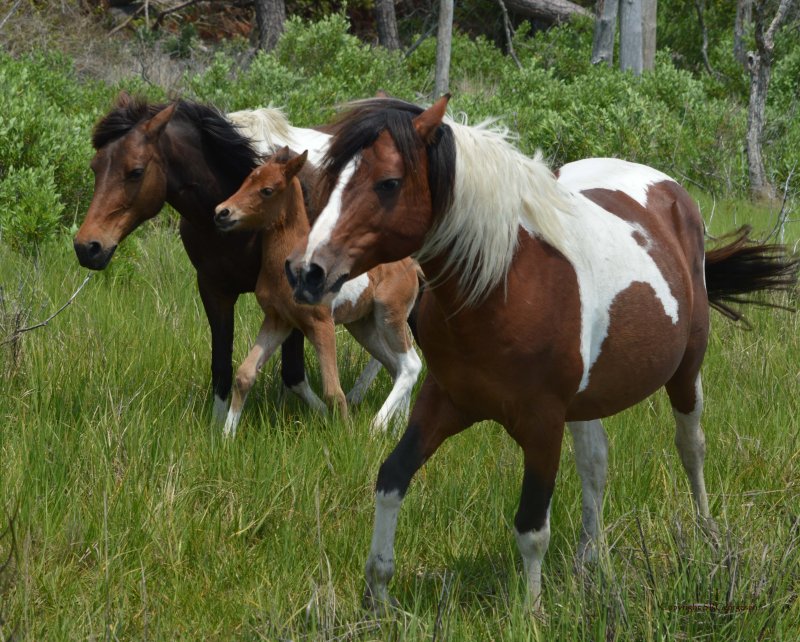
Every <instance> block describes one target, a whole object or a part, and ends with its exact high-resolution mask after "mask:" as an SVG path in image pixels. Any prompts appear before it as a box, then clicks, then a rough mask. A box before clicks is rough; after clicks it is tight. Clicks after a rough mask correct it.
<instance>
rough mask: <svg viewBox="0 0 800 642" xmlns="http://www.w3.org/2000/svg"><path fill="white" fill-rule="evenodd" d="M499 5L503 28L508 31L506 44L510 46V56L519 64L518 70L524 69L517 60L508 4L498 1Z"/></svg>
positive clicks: (501, 0)
mask: <svg viewBox="0 0 800 642" xmlns="http://www.w3.org/2000/svg"><path fill="white" fill-rule="evenodd" d="M497 4H499V5H500V11H502V12H503V28H504V29H505V31H506V43H507V44H508V55H509V56H511V59H512V60H513V61H514V62H515V63H516V64H517V69H522V63H521V62H520V61H519V58H517V52H516V51H514V39H513V34H512V33H511V31H512V28H511V20H510V19H509V17H508V10H507V9H506V3H505V2H503V0H497Z"/></svg>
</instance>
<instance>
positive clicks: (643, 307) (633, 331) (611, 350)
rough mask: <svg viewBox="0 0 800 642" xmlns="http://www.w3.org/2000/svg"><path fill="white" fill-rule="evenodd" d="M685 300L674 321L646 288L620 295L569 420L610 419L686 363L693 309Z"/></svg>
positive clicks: (635, 286)
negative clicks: (682, 361) (683, 362)
mask: <svg viewBox="0 0 800 642" xmlns="http://www.w3.org/2000/svg"><path fill="white" fill-rule="evenodd" d="M681 300H682V301H683V304H682V305H681V306H680V310H679V313H678V317H677V319H676V320H675V321H674V322H673V319H672V318H670V317H669V316H668V315H667V314H665V312H664V309H663V307H662V306H661V305H660V303H659V302H658V301H657V300H656V296H655V293H654V292H653V290H652V288H651V287H650V286H649V285H647V284H644V283H633V284H632V285H631V286H630V287H629V288H628V289H627V290H625V291H624V292H621V293H620V294H619V295H618V296H617V298H616V299H615V300H614V303H613V305H612V307H611V310H610V323H609V325H608V331H607V334H606V335H605V337H603V338H602V343H601V344H600V346H599V354H598V355H597V358H596V360H595V362H594V363H593V364H592V365H591V368H590V369H589V371H588V381H587V382H585V384H586V385H585V387H584V388H583V389H581V390H579V391H578V392H577V394H576V395H575V396H574V398H573V399H572V401H571V402H570V404H569V407H568V409H567V419H568V420H587V419H596V418H599V417H606V416H608V415H612V414H614V413H617V412H619V411H621V410H624V409H625V408H629V407H630V406H632V405H634V404H636V403H638V402H639V401H641V400H643V399H645V398H646V397H648V396H649V395H651V394H652V393H653V392H655V391H656V390H658V389H659V388H660V387H661V386H663V385H664V384H665V383H666V382H667V381H669V379H670V378H671V377H672V375H673V374H674V373H675V371H676V370H677V368H678V366H679V365H680V363H681V360H682V359H683V355H684V353H685V351H686V345H687V342H688V338H689V331H690V325H691V324H690V318H691V310H690V309H689V308H690V306H689V305H688V304H687V303H686V299H685V298H684V297H682V298H681Z"/></svg>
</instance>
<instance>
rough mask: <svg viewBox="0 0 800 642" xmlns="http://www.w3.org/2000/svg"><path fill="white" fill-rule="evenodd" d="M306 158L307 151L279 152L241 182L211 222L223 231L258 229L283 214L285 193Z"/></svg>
mask: <svg viewBox="0 0 800 642" xmlns="http://www.w3.org/2000/svg"><path fill="white" fill-rule="evenodd" d="M307 158H308V151H304V152H303V153H302V154H300V155H297V154H293V153H292V152H291V151H290V150H289V148H288V147H284V148H283V149H281V150H279V151H278V152H277V153H275V154H274V155H273V156H271V157H270V158H268V159H267V160H266V162H265V163H264V164H262V165H259V166H258V167H256V168H255V169H254V170H253V171H252V172H250V175H249V176H248V177H247V178H245V179H244V182H243V183H242V185H241V187H240V188H239V190H238V191H237V192H236V193H235V194H234V195H233V196H231V197H230V198H229V199H227V200H226V201H224V202H222V203H220V204H219V205H217V207H216V210H215V214H214V222H215V223H216V225H217V227H218V228H219V229H220V230H223V231H229V230H234V229H239V230H241V229H261V228H263V227H269V226H271V225H273V224H274V223H277V222H278V221H279V219H280V217H282V216H283V215H284V207H283V206H282V205H283V203H284V194H285V193H286V190H287V188H288V187H289V185H290V184H291V182H292V180H293V179H294V177H295V176H296V175H297V173H298V172H299V171H300V170H301V169H302V167H303V165H304V164H305V162H306V159H307Z"/></svg>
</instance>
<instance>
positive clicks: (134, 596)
mask: <svg viewBox="0 0 800 642" xmlns="http://www.w3.org/2000/svg"><path fill="white" fill-rule="evenodd" d="M703 205H704V212H706V214H707V217H709V216H710V212H711V211H712V210H713V212H714V218H713V222H712V228H713V229H712V231H713V232H716V233H720V232H722V231H724V230H726V229H729V228H730V227H731V226H732V225H733V222H734V219H736V222H737V223H742V222H744V221H746V220H748V219H749V218H752V217H754V216H758V217H761V218H762V219H763V220H764V221H765V222H764V224H763V226H762V227H768V226H769V222H768V220H767V218H766V217H765V215H764V213H763V212H761V211H757V210H753V209H752V208H750V207H749V206H748V205H746V204H742V203H716V204H712V203H711V202H710V201H705V202H704V204H703ZM788 238H792V239H796V238H800V229H798V228H797V226H795V227H794V229H791V228H790V229H789V231H788ZM83 278H84V273H83V271H82V270H81V269H80V268H79V267H78V265H77V262H76V260H75V258H74V255H73V254H72V250H71V243H70V240H69V239H67V238H64V239H63V240H62V241H61V242H59V243H57V244H56V243H54V244H52V245H50V246H48V247H47V248H46V249H45V250H44V251H42V252H41V254H40V255H39V257H38V258H37V259H33V258H22V257H19V256H17V255H13V254H12V253H11V252H10V251H8V250H6V249H4V248H3V247H2V246H0V287H2V290H1V291H0V295H1V296H2V303H1V304H0V341H2V340H3V339H4V338H5V337H7V336H8V335H9V334H10V333H11V332H12V330H13V329H14V328H15V327H18V326H21V325H27V324H30V323H33V322H35V321H39V320H41V319H44V318H46V317H47V316H48V315H49V314H51V313H52V312H53V311H55V310H56V309H57V308H58V307H59V306H60V305H61V304H63V303H64V302H65V301H66V300H67V298H68V297H69V295H70V294H71V293H72V292H73V291H74V290H75V288H76V287H77V286H78V285H79V284H80V283H81V281H82V280H83ZM793 303H794V304H796V303H797V301H796V300H795V301H793ZM238 315H239V318H238V325H237V331H238V336H237V341H236V348H235V360H236V361H237V363H238V361H239V360H240V359H241V358H242V357H243V356H244V354H245V352H246V350H247V347H248V345H249V341H250V340H251V339H252V337H253V336H254V334H255V331H256V329H257V327H258V322H259V319H258V317H259V312H258V310H257V308H256V305H255V302H254V301H253V300H252V297H248V298H247V300H242V301H241V302H240V304H239V308H238ZM749 319H750V322H751V324H752V330H751V331H746V330H744V329H742V328H739V327H736V326H734V325H733V324H731V323H729V322H728V321H726V320H725V319H723V318H722V317H720V316H719V315H716V314H714V316H713V333H712V340H711V345H710V348H709V355H708V358H707V359H706V364H705V369H704V373H703V374H704V383H705V391H706V413H705V417H704V426H705V429H706V438H707V444H708V457H707V465H706V479H707V485H708V489H709V494H710V499H711V507H712V513H713V514H714V516H715V517H716V519H717V520H718V522H719V524H720V529H721V531H722V542H721V545H720V547H719V548H718V549H715V548H713V547H712V546H711V545H710V544H709V543H708V541H707V540H706V539H705V538H704V537H703V535H702V534H701V532H700V531H699V529H698V528H697V527H696V526H695V524H694V522H693V516H692V507H691V501H690V497H689V487H688V483H687V481H686V478H685V475H684V474H683V470H682V468H681V465H680V462H679V460H678V457H677V453H676V451H675V449H674V447H673V443H672V440H673V426H672V420H671V414H670V410H669V406H668V403H667V400H666V396H665V395H664V394H663V393H659V394H657V395H656V396H654V397H653V398H651V399H649V400H647V401H646V402H644V403H642V404H640V405H639V406H637V407H636V408H633V409H631V410H629V411H627V412H625V413H623V414H621V415H619V416H616V417H614V418H611V419H609V420H607V422H606V425H607V429H608V433H609V436H610V442H611V453H610V464H609V484H608V492H607V495H606V505H605V523H604V529H605V531H604V532H605V542H604V543H603V546H602V549H601V550H602V555H601V560H600V563H599V564H598V565H597V566H596V567H595V568H594V569H592V571H591V572H590V573H588V574H587V575H586V576H584V577H579V576H577V575H576V574H575V573H574V572H573V567H572V558H573V555H574V551H575V547H576V543H577V540H578V535H579V527H580V486H579V483H578V478H577V474H576V472H575V466H574V462H573V457H572V447H571V442H570V440H569V438H568V437H567V438H565V439H566V440H565V447H564V450H563V461H562V468H561V472H560V475H559V480H558V485H557V489H556V494H555V496H554V500H553V508H552V522H551V524H552V541H551V545H550V549H549V552H548V555H547V558H546V560H545V567H544V602H545V609H546V613H547V615H546V617H545V618H544V619H542V620H537V619H533V618H531V617H530V616H529V615H528V614H527V612H526V610H525V608H524V606H523V603H522V595H523V591H524V587H523V582H522V580H521V572H520V567H521V560H520V558H519V555H518V553H517V550H516V545H515V543H514V537H513V535H512V530H511V529H512V520H513V516H514V512H515V510H516V505H517V501H518V493H519V485H520V480H521V472H522V466H521V455H520V452H519V451H518V449H517V447H516V446H515V445H514V444H513V442H512V441H511V439H510V438H509V437H508V436H507V435H506V434H505V433H504V432H503V431H502V429H501V428H500V427H498V426H496V425H493V424H485V425H481V426H476V427H474V428H473V429H471V430H469V431H467V432H466V433H464V434H462V435H460V436H458V437H456V438H453V439H451V440H450V441H449V442H447V443H446V444H445V445H444V446H443V448H442V449H441V450H440V451H439V453H438V454H437V455H436V457H435V458H434V460H433V461H431V462H430V463H429V464H428V465H427V466H426V467H425V468H424V469H423V470H422V471H421V473H420V474H419V475H418V476H417V477H416V478H415V480H414V483H413V485H412V487H411V490H410V492H409V495H408V498H407V500H406V502H405V503H404V506H403V511H402V513H401V516H400V523H399V528H398V537H397V543H396V555H397V574H396V576H395V579H394V581H393V584H392V588H393V591H394V595H395V596H396V597H397V598H398V599H399V601H400V603H401V605H402V609H403V610H402V611H399V612H397V613H396V614H394V615H393V616H392V617H390V618H388V619H384V620H382V621H375V620H374V619H372V618H370V617H369V616H367V615H366V614H365V613H364V612H363V611H362V610H361V609H360V598H361V593H362V590H363V579H362V577H363V565H364V562H365V559H366V554H367V551H368V546H369V538H370V531H371V522H372V512H373V493H372V489H373V486H374V482H375V478H376V475H377V470H378V467H379V465H380V463H381V461H382V460H383V458H384V457H385V456H386V455H387V454H388V452H389V451H390V449H391V448H392V446H393V444H394V443H395V441H396V437H395V436H392V435H388V436H386V437H380V438H371V437H370V436H369V432H368V423H369V419H370V418H371V416H372V414H373V413H375V412H376V411H377V409H378V407H379V406H380V402H381V400H382V398H383V396H384V395H385V394H387V392H388V378H387V377H386V375H385V373H382V374H381V376H380V378H379V380H378V382H377V385H376V386H373V390H372V391H371V393H370V395H369V396H368V397H367V399H366V400H365V402H364V403H363V405H362V406H361V407H359V408H358V409H356V410H355V411H354V412H353V421H352V424H351V425H349V426H348V425H343V424H339V423H336V422H333V421H330V420H325V419H324V418H320V417H317V416H315V415H314V414H313V413H312V412H311V411H310V410H309V409H307V408H306V407H304V406H303V405H301V404H300V403H298V402H297V401H295V400H294V399H293V398H289V397H287V396H285V395H282V394H281V392H280V382H279V377H278V373H277V364H276V362H275V361H274V360H273V361H272V362H270V364H269V365H268V366H267V367H266V368H265V372H264V374H263V375H262V377H261V379H260V382H259V384H258V385H257V387H256V389H255V390H254V393H253V394H252V395H251V397H250V399H249V400H248V405H247V408H246V409H245V414H244V416H243V421H242V424H241V425H240V428H239V435H238V437H237V438H236V440H235V441H226V440H223V439H222V437H221V429H220V428H219V427H216V426H212V425H211V424H210V395H209V385H208V383H209V357H210V352H209V348H208V335H207V328H206V323H205V320H204V316H203V313H202V310H201V308H200V303H199V298H198V297H197V295H196V290H195V285H194V273H193V271H192V269H191V267H190V265H189V262H188V259H187V258H186V257H185V255H184V254H183V252H182V250H181V248H180V244H179V242H178V240H177V239H176V238H175V236H174V234H173V233H172V232H171V231H170V230H169V229H167V228H166V227H161V228H156V227H153V226H150V227H148V228H147V229H146V230H142V231H141V232H139V233H137V235H136V236H135V237H134V238H132V239H129V240H128V241H127V242H126V245H125V246H124V248H123V251H122V252H121V256H118V257H116V258H115V259H114V262H113V263H112V267H111V268H110V269H109V271H108V272H106V273H102V274H97V275H95V276H94V277H93V279H92V280H91V281H90V282H89V283H88V284H87V286H86V287H85V288H84V290H83V291H82V292H81V293H80V295H79V296H78V297H77V299H76V300H75V302H74V303H73V304H72V305H71V306H70V307H69V308H67V309H66V310H64V311H63V312H62V313H61V314H59V315H58V316H57V317H55V319H53V320H52V322H51V323H50V324H49V325H48V326H47V327H45V328H40V329H37V330H33V331H31V332H28V333H26V334H24V335H23V336H21V337H20V338H19V340H18V341H16V342H13V343H9V344H6V345H2V346H0V385H1V388H0V457H2V460H1V461H2V463H1V464H0V564H2V563H3V561H5V560H8V562H7V563H6V564H5V565H4V566H3V567H2V571H1V575H0V640H7V639H10V638H12V637H13V639H18V640H43V639H64V640H76V639H142V640H159V639H191V640H198V639H211V640H231V639H241V640H258V639H268V640H289V639H291V640H305V639H314V640H316V639H326V640H351V639H352V640H371V639H375V640H386V639H396V640H401V639H402V640H418V639H419V640H422V639H428V640H443V639H451V640H514V641H517V640H527V639H531V640H572V639H589V640H613V639H620V640H651V639H652V640H666V639H669V640H676V639H678V640H680V639H684V640H688V639H696V638H697V639H706V640H732V639H740V640H756V639H765V640H766V639H769V640H781V639H783V640H796V639H798V637H800V599H798V593H800V436H799V433H800V431H798V424H799V423H800V421H799V420H798V416H800V332H799V330H800V317H798V316H797V315H793V314H790V313H787V312H783V311H779V310H767V311H761V310H758V311H752V312H751V313H750V314H749ZM340 336H342V341H341V347H340V367H341V369H342V378H343V382H344V384H345V388H349V386H350V385H351V384H352V383H353V381H354V379H355V377H356V375H357V373H358V372H359V371H360V368H361V367H362V366H363V365H364V364H365V362H366V359H365V357H364V355H363V353H362V352H361V351H360V349H357V348H356V347H355V346H354V345H353V343H352V341H351V340H350V339H349V338H345V336H344V335H340ZM308 364H309V370H310V373H311V375H310V376H311V378H312V384H313V385H314V386H315V388H316V389H319V379H318V376H317V374H316V372H314V369H315V360H314V359H311V358H309V360H308ZM3 529H5V530H3Z"/></svg>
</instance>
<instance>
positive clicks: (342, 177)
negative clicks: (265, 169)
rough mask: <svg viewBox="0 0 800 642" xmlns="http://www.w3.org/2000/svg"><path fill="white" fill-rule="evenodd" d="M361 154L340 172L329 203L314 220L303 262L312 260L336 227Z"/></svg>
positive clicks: (306, 263)
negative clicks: (345, 193) (347, 188)
mask: <svg viewBox="0 0 800 642" xmlns="http://www.w3.org/2000/svg"><path fill="white" fill-rule="evenodd" d="M360 158H361V156H360V154H357V155H356V156H354V157H353V159H352V160H351V161H350V162H349V163H348V164H347V166H346V167H345V168H344V169H343V170H342V173H341V174H339V179H338V182H337V183H336V187H335V188H334V189H333V192H331V197H330V199H329V200H328V204H327V205H326V206H325V207H324V208H323V209H322V212H321V213H320V215H319V216H318V217H317V220H316V221H315V222H314V227H312V228H311V231H310V232H309V234H308V244H307V245H306V252H305V254H304V255H303V264H304V265H308V264H309V263H310V262H311V257H312V256H313V254H314V252H315V251H316V250H317V248H319V247H322V246H324V245H326V244H327V243H328V241H329V240H330V237H331V232H333V229H334V228H335V227H336V222H337V221H338V220H339V214H341V212H342V192H344V188H345V185H347V183H348V182H349V180H350V177H351V176H352V175H353V172H354V171H355V169H356V165H357V164H358V161H359V160H360Z"/></svg>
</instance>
